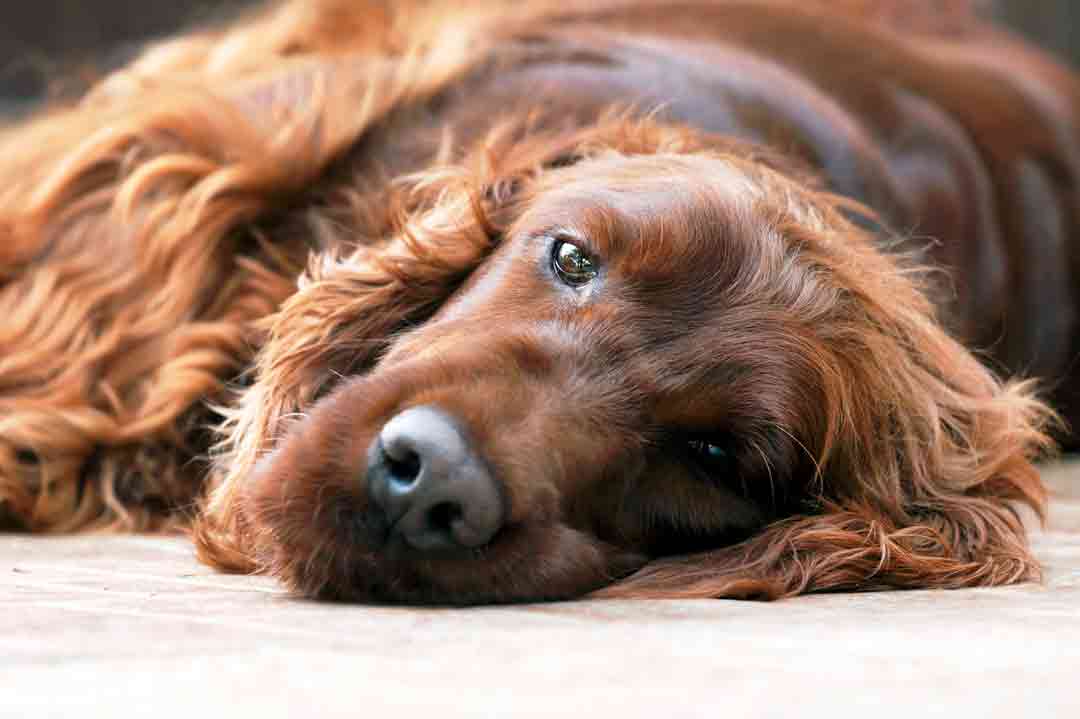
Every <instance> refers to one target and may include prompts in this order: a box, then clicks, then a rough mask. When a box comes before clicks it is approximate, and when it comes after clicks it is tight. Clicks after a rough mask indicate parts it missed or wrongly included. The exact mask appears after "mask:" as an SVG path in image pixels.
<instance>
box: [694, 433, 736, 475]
mask: <svg viewBox="0 0 1080 719" xmlns="http://www.w3.org/2000/svg"><path fill="white" fill-rule="evenodd" d="M686 449H687V450H688V451H689V453H690V456H691V458H693V460H694V461H695V462H697V463H698V464H699V465H701V466H702V467H704V468H705V469H711V470H720V469H727V468H729V467H730V466H731V462H732V460H733V456H734V455H733V453H732V451H731V443H730V442H729V441H727V440H725V439H722V438H712V437H692V438H690V439H688V440H687V441H686Z"/></svg>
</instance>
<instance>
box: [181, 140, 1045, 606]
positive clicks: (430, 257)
mask: <svg viewBox="0 0 1080 719" xmlns="http://www.w3.org/2000/svg"><path fill="white" fill-rule="evenodd" d="M506 142H507V143H510V144H508V145H507V146H505V147H500V148H498V152H492V151H491V148H490V147H489V148H488V151H487V152H482V153H480V154H481V155H483V156H484V157H486V158H488V159H489V160H490V158H491V157H492V156H498V157H500V158H501V163H502V164H501V165H500V166H498V167H496V166H492V165H491V164H490V162H489V163H488V164H487V165H485V168H486V169H484V170H483V171H480V170H477V169H476V168H475V167H474V168H472V169H471V171H468V172H467V171H465V170H463V169H461V168H459V171H457V172H455V171H452V170H450V169H444V170H439V171H433V172H432V173H430V174H428V175H425V176H423V177H421V178H419V179H415V178H414V185H413V187H412V190H411V194H410V197H411V198H412V199H411V200H409V201H407V202H406V203H405V204H406V206H407V207H406V209H407V216H406V217H405V218H404V219H403V220H402V221H401V222H400V223H399V226H398V227H397V228H396V231H395V233H394V237H393V238H392V239H390V240H388V241H386V242H385V243H384V244H382V245H379V246H378V247H377V248H375V249H373V248H361V249H358V250H356V251H355V252H352V253H345V254H333V253H329V252H328V253H327V254H326V255H324V256H321V257H317V258H315V260H314V262H313V265H312V268H311V270H310V271H309V273H308V275H307V276H306V277H305V278H304V279H303V281H302V283H301V289H300V291H299V292H298V293H297V294H296V295H295V296H294V297H293V298H292V299H291V300H290V301H289V302H288V303H287V304H286V306H285V307H284V308H283V309H282V311H281V312H280V313H279V314H278V316H277V317H276V319H275V322H274V326H273V329H272V331H271V337H270V340H269V342H268V344H267V345H266V347H265V349H264V353H263V357H262V359H261V363H260V365H259V372H260V373H259V375H258V377H257V380H256V382H255V385H254V386H253V387H252V388H250V389H249V390H247V394H246V397H245V400H244V403H243V404H242V405H241V413H240V415H239V417H238V419H236V420H235V422H234V424H232V425H231V431H232V435H233V436H232V441H233V447H234V454H232V455H230V456H229V457H228V461H229V462H230V463H231V464H232V467H231V469H232V474H231V475H230V476H229V477H228V478H227V479H226V481H225V482H224V484H223V485H222V487H221V488H220V489H219V490H218V494H217V496H216V497H215V498H214V501H213V503H212V504H211V507H210V510H211V511H210V512H209V513H208V519H207V521H206V523H205V524H204V526H203V527H202V530H201V532H200V536H201V538H202V545H203V554H204V556H207V557H208V558H210V559H211V560H212V561H217V562H219V563H225V564H228V563H234V564H235V563H237V562H239V561H253V562H254V565H255V566H257V567H259V568H261V569H263V570H264V571H269V572H271V573H273V574H275V575H277V576H279V577H281V578H282V579H283V580H284V581H285V582H286V583H287V584H288V585H289V586H291V587H293V588H295V589H296V590H298V591H299V592H301V593H303V594H305V595H313V596H325V597H334V598H344V599H359V600H375V601H405V602H435V603H474V602H492V601H514V600H530V599H551V598H567V597H574V596H580V595H584V594H587V593H589V592H595V591H597V590H600V592H601V593H603V594H607V595H611V596H618V595H622V596H780V595H785V594H791V593H797V592H800V591H806V590H814V589H835V588H867V587H880V586H958V585H964V584H973V583H985V582H995V581H996V582H1001V581H1009V580H1013V579H1017V578H1020V577H1025V576H1029V575H1030V574H1031V573H1033V572H1034V571H1036V570H1035V565H1034V563H1033V561H1032V560H1031V558H1030V556H1029V555H1028V553H1027V550H1026V547H1025V545H1024V539H1023V530H1022V528H1021V527H1020V525H1019V522H1018V520H1017V519H1016V517H1015V516H1014V514H1013V513H1012V510H1011V509H1009V508H1008V507H1007V506H1006V500H1012V499H1018V500H1021V501H1026V502H1028V503H1029V504H1032V505H1033V506H1039V505H1040V502H1041V494H1040V492H1041V489H1040V485H1039V483H1038V478H1037V475H1036V473H1035V470H1034V469H1033V467H1032V466H1031V464H1030V462H1029V459H1030V458H1031V456H1032V454H1033V453H1035V452H1037V451H1038V450H1039V449H1041V448H1042V447H1043V446H1044V444H1045V442H1046V440H1045V438H1044V436H1043V435H1042V434H1041V433H1040V431H1039V427H1040V425H1041V423H1042V422H1043V421H1044V419H1045V409H1044V408H1043V407H1042V405H1040V404H1039V403H1038V402H1037V401H1035V400H1034V399H1032V398H1031V396H1030V393H1029V392H1028V390H1027V389H1026V388H1025V387H1024V386H1019V385H1015V386H1002V385H1001V384H999V383H998V382H997V381H995V380H994V379H993V377H992V376H991V375H990V374H989V373H988V372H987V371H986V370H985V369H983V367H982V366H980V364H979V363H978V362H977V361H976V360H975V359H974V358H973V357H972V355H970V354H969V353H968V352H967V351H965V350H964V349H963V348H962V347H961V346H960V345H958V344H957V343H956V342H954V341H953V340H952V339H950V338H949V337H948V336H947V335H946V333H945V332H944V331H943V330H942V329H941V327H940V326H939V324H938V323H937V321H936V319H935V316H934V311H933V308H932V306H931V304H930V302H929V301H928V299H927V298H926V295H925V293H924V292H923V291H922V289H921V288H920V276H919V273H918V272H917V271H916V270H915V269H914V268H913V267H912V265H911V264H910V263H908V262H906V261H904V260H902V259H899V258H897V257H894V256H891V255H890V254H887V253H884V252H882V251H881V250H880V249H879V248H878V247H877V246H876V245H875V241H874V238H873V237H872V236H871V235H870V234H869V233H867V232H865V231H863V230H860V229H858V228H857V227H856V226H855V225H854V224H852V222H850V221H849V220H848V219H846V217H845V215H846V214H847V213H846V212H845V210H854V209H855V208H852V207H845V206H844V205H843V203H842V201H840V200H838V199H836V198H834V197H831V196H829V195H827V194H824V193H821V192H819V191H817V190H815V189H813V188H812V187H809V186H808V185H807V183H805V182H803V181H802V177H801V176H800V175H799V173H797V172H796V173H794V177H793V176H791V175H789V174H785V173H784V172H781V171H779V170H778V169H777V168H776V165H777V163H776V162H775V161H774V158H769V157H765V156H761V155H757V154H755V153H754V151H752V150H749V149H747V148H745V147H740V146H737V145H732V144H730V143H727V142H725V141H721V140H718V139H716V138H710V137H708V136H704V135H700V134H698V133H695V132H693V131H690V130H687V129H685V128H675V127H665V126H663V125H658V124H655V123H651V122H630V121H625V120H623V121H616V122H613V123H611V124H610V126H608V127H606V128H598V129H596V130H595V131H594V132H592V133H591V135H590V136H589V137H588V138H582V137H575V138H573V139H572V140H567V139H566V138H565V137H564V138H561V139H557V138H547V139H544V138H542V137H541V138H539V139H537V138H535V137H534V138H532V139H527V140H520V138H519V140H518V141H516V144H514V142H515V141H511V140H507V141H506ZM463 178H464V179H463ZM368 214H370V213H368ZM325 224H326V223H324V225H325ZM346 224H347V223H346ZM336 226H339V227H340V226H342V223H341V222H340V221H339V222H338V223H336ZM323 244H324V245H327V246H331V245H333V244H335V243H334V242H330V241H327V242H324V243H323ZM238 558H239V559H238Z"/></svg>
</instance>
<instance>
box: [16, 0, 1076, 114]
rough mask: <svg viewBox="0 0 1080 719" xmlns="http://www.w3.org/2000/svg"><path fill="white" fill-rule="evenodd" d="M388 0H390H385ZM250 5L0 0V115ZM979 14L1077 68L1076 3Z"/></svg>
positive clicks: (221, 0) (1017, 5)
mask: <svg viewBox="0 0 1080 719" xmlns="http://www.w3.org/2000/svg"><path fill="white" fill-rule="evenodd" d="M387 2H393V0H387ZM251 4H253V2H252V0H156V1H155V0H0V112H4V111H7V112H11V111H16V112H17V111H19V110H23V109H26V108H27V107H31V106H32V105H33V103H34V102H35V101H36V100H38V99H40V98H42V97H43V96H45V95H46V94H47V93H48V92H50V91H52V92H62V91H63V90H64V89H65V88H64V87H63V86H59V87H56V86H55V85H56V83H55V82H54V81H55V79H56V78H58V77H67V78H71V79H72V80H73V81H74V82H73V84H69V86H68V89H69V90H70V89H78V88H77V86H78V85H79V81H80V79H81V80H82V81H83V82H91V81H92V80H93V78H94V77H95V76H96V75H97V74H99V73H100V71H101V70H102V69H107V68H109V67H111V66H115V65H117V64H119V63H122V62H123V61H124V60H125V59H126V58H128V57H130V56H131V54H133V53H134V52H135V51H136V50H137V48H138V47H139V46H140V45H141V44H142V43H144V42H146V41H147V40H150V39H153V38H155V37H159V36H162V35H167V34H169V33H170V32H173V31H175V30H177V29H179V28H182V27H185V26H191V25H200V24H205V23H210V22H213V21H214V20H216V19H218V18H221V17H227V16H228V15H230V14H233V13H235V12H236V10H237V9H239V8H242V7H244V6H245V5H251ZM983 5H984V7H985V8H986V12H987V14H989V15H992V16H994V17H996V18H998V19H1000V20H1001V21H1003V22H1005V23H1006V24H1008V25H1010V26H1011V27H1013V28H1015V29H1016V30H1018V31H1019V32H1021V33H1022V34H1024V35H1026V36H1028V37H1029V38H1030V39H1032V40H1033V41H1034V42H1036V43H1037V44H1039V45H1041V46H1042V47H1044V48H1046V49H1048V50H1050V51H1052V52H1054V53H1056V54H1058V55H1059V56H1060V57H1062V58H1064V59H1066V60H1067V61H1068V62H1071V63H1072V64H1073V65H1074V66H1076V67H1080V0H983Z"/></svg>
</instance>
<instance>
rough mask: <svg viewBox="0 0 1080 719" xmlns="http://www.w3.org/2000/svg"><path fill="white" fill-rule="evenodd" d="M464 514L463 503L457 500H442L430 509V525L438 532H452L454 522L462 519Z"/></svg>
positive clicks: (428, 521)
mask: <svg viewBox="0 0 1080 719" xmlns="http://www.w3.org/2000/svg"><path fill="white" fill-rule="evenodd" d="M463 514H464V513H463V512H462V511H461V505H460V504H458V503H457V502H440V503H439V504H436V505H435V506H434V507H432V508H431V509H429V510H428V513H427V523H428V527H430V528H431V529H433V530H435V531H437V532H445V533H446V534H451V533H452V532H453V527H454V523H455V522H457V521H460V520H461V518H462V516H463Z"/></svg>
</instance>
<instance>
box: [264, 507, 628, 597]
mask: <svg viewBox="0 0 1080 719" xmlns="http://www.w3.org/2000/svg"><path fill="white" fill-rule="evenodd" d="M360 524H368V523H365V522H361V523H360ZM267 530H269V531H267ZM365 532H366V530H364V531H360V532H357V531H355V530H343V531H342V532H341V533H340V534H339V535H337V536H332V535H331V536H326V537H324V538H323V539H322V540H320V541H315V543H314V544H310V543H305V544H307V546H300V543H285V542H281V541H278V537H281V536H284V535H282V534H281V533H280V532H275V531H273V530H271V529H269V528H266V527H264V528H262V530H261V531H259V532H258V534H259V536H260V537H261V538H262V540H261V542H260V543H259V545H258V546H257V549H256V553H257V556H258V557H259V561H260V564H261V565H262V566H263V568H264V570H265V571H266V572H267V573H269V574H272V575H274V576H275V577H276V578H278V579H279V580H280V581H281V582H282V583H283V584H284V585H285V586H286V587H287V588H288V589H289V590H290V591H291V592H293V593H294V594H296V595H298V596H302V597H306V598H312V599H322V600H332V601H343V602H358V603H369V604H409V605H430V606H439V605H442V606H463V605H475V604H504V603H515V602H538V601H552V600H566V599H573V598H576V597H581V596H584V595H585V594H588V593H589V592H591V591H594V590H596V589H600V588H602V587H604V586H607V585H609V584H611V583H612V582H614V581H616V580H617V579H619V578H620V577H622V576H625V575H627V574H629V573H631V572H632V571H634V570H635V569H638V568H639V567H641V566H642V565H643V564H644V563H645V561H646V559H645V557H643V556H641V555H639V554H635V553H633V552H625V551H619V550H617V549H616V548H614V547H611V546H610V545H605V544H603V543H601V542H598V541H597V540H595V539H593V538H591V537H590V536H588V535H586V534H584V533H581V532H578V531H577V530H574V529H572V528H569V527H566V526H563V525H548V526H528V525H519V526H511V527H504V528H503V529H502V530H500V532H499V534H498V535H496V537H495V538H494V539H493V540H492V541H491V542H490V543H489V544H487V545H485V546H483V547H479V548H476V549H469V550H462V551H460V552H445V553H442V554H434V555H431V554H424V553H421V552H418V551H416V550H414V549H412V548H410V547H408V546H400V544H399V543H397V542H394V541H388V542H385V543H382V544H381V545H379V546H374V543H372V542H371V541H369V540H367V539H366V538H364V537H363V535H364V534H365Z"/></svg>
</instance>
